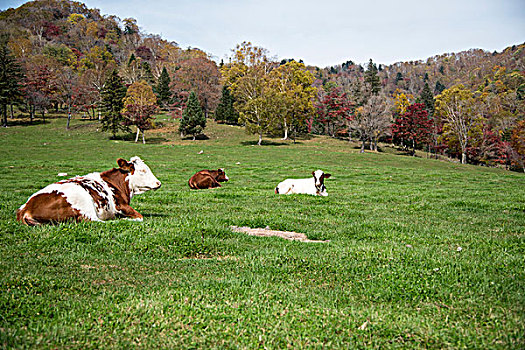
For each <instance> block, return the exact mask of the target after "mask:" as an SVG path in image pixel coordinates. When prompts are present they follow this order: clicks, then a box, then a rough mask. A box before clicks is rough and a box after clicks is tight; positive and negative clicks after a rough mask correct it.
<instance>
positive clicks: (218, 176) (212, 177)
mask: <svg viewBox="0 0 525 350" xmlns="http://www.w3.org/2000/svg"><path fill="white" fill-rule="evenodd" d="M228 180H229V179H228V176H226V173H225V172H224V169H217V170H201V171H198V172H196V173H195V174H194V175H193V176H192V177H191V178H190V179H189V181H188V185H189V186H190V188H191V189H194V190H199V189H200V190H202V189H206V188H214V187H221V184H220V183H219V182H224V181H228Z"/></svg>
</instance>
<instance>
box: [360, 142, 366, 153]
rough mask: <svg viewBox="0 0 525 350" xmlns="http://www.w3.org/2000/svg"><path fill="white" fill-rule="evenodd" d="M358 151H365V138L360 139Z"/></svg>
mask: <svg viewBox="0 0 525 350" xmlns="http://www.w3.org/2000/svg"><path fill="white" fill-rule="evenodd" d="M359 153H365V139H362V140H361V151H359Z"/></svg>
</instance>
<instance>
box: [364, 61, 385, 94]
mask: <svg viewBox="0 0 525 350" xmlns="http://www.w3.org/2000/svg"><path fill="white" fill-rule="evenodd" d="M365 82H366V83H367V84H368V85H370V90H371V91H372V94H374V95H376V94H378V93H379V91H380V90H381V83H380V82H379V77H378V76H377V67H376V65H375V63H374V62H372V59H370V61H369V62H368V68H367V70H366V72H365Z"/></svg>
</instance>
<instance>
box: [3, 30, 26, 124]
mask: <svg viewBox="0 0 525 350" xmlns="http://www.w3.org/2000/svg"><path fill="white" fill-rule="evenodd" d="M22 79H23V74H22V69H21V68H20V65H19V64H18V62H17V61H16V59H15V57H14V56H13V55H11V52H10V51H9V48H8V47H7V37H6V36H2V37H0V108H1V113H2V126H4V127H7V105H8V104H9V103H13V102H15V101H16V100H18V99H19V98H20V97H21V96H22V88H21V81H22Z"/></svg>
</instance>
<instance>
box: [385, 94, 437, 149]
mask: <svg viewBox="0 0 525 350" xmlns="http://www.w3.org/2000/svg"><path fill="white" fill-rule="evenodd" d="M432 130H433V120H432V119H431V118H429V116H428V112H427V111H426V110H425V105H424V104H422V103H414V104H412V105H410V106H408V108H407V111H406V112H405V113H404V114H402V115H399V116H398V117H397V118H396V120H395V122H394V124H392V136H393V138H394V142H397V143H398V144H402V145H403V146H405V147H409V148H412V154H415V152H416V148H417V147H419V146H422V145H425V144H428V143H429V142H430V141H431V134H432Z"/></svg>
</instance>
